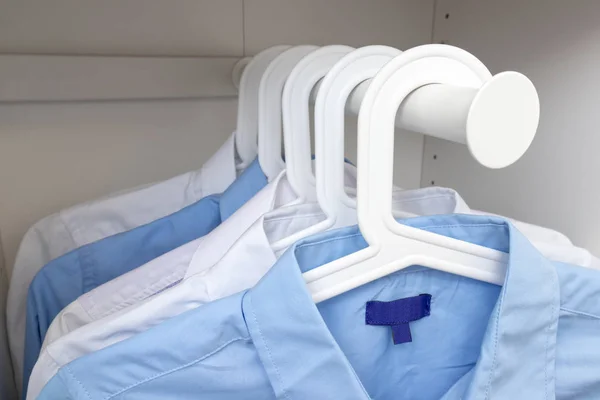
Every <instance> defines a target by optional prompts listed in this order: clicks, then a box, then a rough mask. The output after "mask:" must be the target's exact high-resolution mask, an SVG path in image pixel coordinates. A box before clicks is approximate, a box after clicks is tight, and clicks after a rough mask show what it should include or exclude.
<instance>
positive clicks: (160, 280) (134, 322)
mask: <svg viewBox="0 0 600 400" xmlns="http://www.w3.org/2000/svg"><path fill="white" fill-rule="evenodd" d="M290 193H293V192H292V191H291V188H289V184H288V183H287V179H285V176H284V173H282V175H280V176H279V177H278V178H277V179H276V180H274V181H273V182H271V183H270V184H269V185H267V187H265V188H264V189H262V190H261V191H260V192H259V193H258V194H257V195H256V196H255V197H254V198H252V199H251V200H250V201H249V202H248V203H246V204H245V205H244V206H243V207H242V208H240V209H239V210H238V211H237V212H236V213H234V214H233V215H232V216H231V217H230V218H229V219H228V220H226V221H225V222H224V223H223V224H221V225H220V226H218V227H217V228H215V230H213V231H212V232H211V233H210V234H208V235H207V236H204V237H203V238H200V239H198V240H196V241H194V242H190V243H188V244H186V245H184V246H181V247H179V248H177V249H175V250H173V251H171V252H170V253H167V254H165V255H163V256H162V257H159V258H157V259H155V260H153V261H151V262H150V263H148V264H146V265H145V266H142V267H140V268H138V269H137V270H135V271H139V270H141V269H143V270H144V272H145V273H144V274H141V273H137V272H136V275H137V276H138V277H139V278H140V279H143V283H142V284H139V285H137V284H136V282H139V280H138V279H134V278H133V277H134V276H135V275H133V273H134V272H135V271H132V272H130V273H129V274H128V276H126V275H123V276H122V277H120V278H117V280H116V281H120V282H119V284H117V285H113V286H112V289H111V292H112V295H113V300H114V299H123V300H124V301H123V302H122V303H121V304H119V305H117V306H116V307H113V308H112V309H110V310H109V309H108V308H106V309H96V310H94V311H93V312H92V313H91V314H92V315H90V314H89V313H87V311H86V309H87V308H88V307H89V305H90V304H93V303H94V299H101V298H102V297H101V296H102V295H103V294H105V293H108V291H106V292H105V291H104V290H103V289H104V288H102V287H100V288H97V289H96V290H98V289H100V290H99V291H98V292H95V291H92V292H90V293H88V294H87V295H86V297H87V299H86V300H84V301H78V303H79V304H78V305H77V306H75V307H71V306H69V307H68V308H70V310H69V311H66V315H63V318H61V319H58V317H57V319H58V320H57V319H55V321H54V322H53V323H52V326H51V327H50V329H49V331H48V334H47V336H46V340H45V342H44V347H43V349H42V352H41V354H40V357H39V358H38V361H37V363H36V365H35V367H34V369H33V371H32V375H31V378H30V381H29V391H28V394H27V397H28V398H31V399H33V398H35V397H36V396H37V395H38V394H39V391H40V390H41V389H42V388H43V386H44V385H45V384H46V383H47V382H48V381H49V380H50V379H51V378H52V376H54V374H55V373H56V372H57V371H58V369H59V368H60V367H61V366H63V365H66V364H67V363H69V362H71V361H72V360H74V359H76V358H78V357H80V356H82V355H85V354H88V353H90V352H93V351H97V350H100V349H102V348H104V347H106V346H109V345H111V344H113V343H116V342H119V341H122V340H125V339H127V338H129V337H131V336H133V335H135V334H137V333H139V332H143V331H145V330H147V329H149V328H150V327H152V326H155V325H156V324H159V323H161V322H162V321H164V320H166V319H168V318H170V317H172V316H175V315H178V314H180V313H182V312H184V311H187V310H189V309H191V308H195V307H197V306H199V305H201V304H205V303H207V302H210V301H213V300H215V299H219V298H222V297H225V296H228V295H230V294H233V293H236V292H238V291H240V290H244V289H247V288H249V287H251V286H253V285H254V284H255V283H256V282H257V281H258V280H259V279H260V278H261V277H262V276H263V275H264V273H266V271H267V270H268V269H269V268H270V267H271V266H272V265H273V264H274V262H275V261H276V259H277V255H276V254H275V253H274V252H273V250H272V249H271V243H273V242H274V241H277V240H279V239H281V238H284V237H287V236H289V235H291V234H292V233H295V232H298V231H300V230H303V229H305V228H307V227H309V226H312V225H314V224H316V223H318V222H320V221H322V220H324V219H325V218H326V217H325V215H324V214H323V212H322V211H321V209H320V208H319V206H318V204H316V203H313V204H304V205H295V206H290V207H282V208H279V209H277V210H275V211H272V212H270V213H268V214H266V215H265V212H267V211H268V210H269V209H271V210H272V209H273V208H274V207H276V206H278V205H280V204H286V203H287V202H288V200H290V197H289V195H290ZM393 206H394V209H395V210H404V211H406V212H408V213H411V214H419V215H421V214H427V211H428V212H429V213H430V214H447V213H457V212H458V213H465V212H468V211H469V210H468V207H467V206H466V204H465V203H464V201H462V199H461V198H460V196H458V194H457V193H456V192H455V191H453V190H451V189H445V188H426V189H417V190H412V191H395V192H394V203H393ZM251 217H254V218H253V219H252V218H251ZM251 219H252V221H250V220H251ZM244 231H245V232H244ZM165 270H167V271H169V273H166V274H165V273H164V271H165ZM142 276H146V277H151V278H150V279H146V278H142ZM181 279H183V280H181ZM152 280H153V282H150V281H152ZM111 282H114V281H111ZM174 284H175V286H173V287H170V286H171V285H174ZM117 287H120V290H119V289H117ZM94 292H95V293H94ZM159 292H160V293H159ZM154 293H158V294H156V295H155V296H153V297H150V296H152V294H154ZM142 300H143V301H142ZM140 301H141V302H140ZM113 304H114V303H113ZM92 309H93V307H92ZM92 316H93V317H92ZM98 316H100V318H102V319H101V320H96V321H93V319H94V317H98ZM58 321H60V322H58ZM74 327H80V328H79V329H77V330H76V331H70V330H71V329H73V328H74ZM53 332H58V334H55V333H53ZM65 332H67V333H66V334H65V335H64V336H62V337H61V334H62V333H65Z"/></svg>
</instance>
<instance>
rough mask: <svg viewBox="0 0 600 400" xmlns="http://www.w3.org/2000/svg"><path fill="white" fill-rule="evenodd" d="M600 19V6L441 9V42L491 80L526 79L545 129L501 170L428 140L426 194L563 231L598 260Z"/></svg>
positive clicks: (450, 2)
mask: <svg viewBox="0 0 600 400" xmlns="http://www.w3.org/2000/svg"><path fill="white" fill-rule="evenodd" d="M599 18H600V2H598V1H597V0H577V1H562V0H528V1H522V0H502V1H481V0H439V1H438V4H437V7H436V20H435V34H434V40H435V41H436V42H446V43H450V44H453V45H456V46H459V47H462V48H464V49H466V50H468V51H470V52H471V53H473V54H475V55H476V56H477V57H479V58H480V59H481V60H482V61H483V62H484V63H485V64H486V65H487V66H488V67H489V68H490V70H491V71H492V72H493V73H497V72H501V71H504V70H515V71H520V72H522V73H524V74H525V75H527V76H528V77H529V78H530V79H531V80H532V81H533V83H534V84H535V86H536V88H537V90H538V93H539V96H540V101H541V121H540V126H539V130H538V134H537V137H536V139H535V140H534V142H533V144H532V146H531V148H530V149H529V151H528V152H527V153H526V154H525V156H524V157H523V158H522V159H521V160H520V161H518V162H517V163H516V164H515V165H513V166H511V167H509V168H506V169H503V170H489V169H486V168H483V167H481V166H480V165H478V164H477V163H476V162H475V161H474V160H473V159H472V158H471V157H470V156H469V152H468V150H467V148H466V147H464V146H460V145H456V144H452V143H449V142H446V141H443V140H438V139H432V138H426V140H425V143H426V144H425V152H424V161H423V177H422V185H423V186H426V185H431V184H432V183H434V182H435V184H436V185H442V186H450V187H453V188H456V189H457V190H459V191H460V192H461V194H462V195H463V196H464V197H465V199H466V200H467V201H468V203H469V204H470V205H472V206H473V207H477V208H479V209H483V210H487V211H491V212H496V213H501V214H504V215H510V216H512V217H515V218H518V219H521V220H524V221H529V222H533V223H537V224H540V225H545V226H548V227H551V228H555V229H558V230H559V231H561V232H564V233H565V234H567V235H568V236H569V237H570V238H571V239H572V240H573V242H575V243H576V244H577V245H579V246H583V247H586V248H588V249H590V251H592V252H594V253H595V254H596V255H600V230H599V229H598V226H600V206H599V200H600V185H598V183H597V181H598V173H599V172H600V157H598V151H599V149H600V135H599V133H598V130H599V128H600V112H599V111H598V107H599V106H600V100H599V94H598V93H599V90H598V89H599V88H600V80H599V79H598V65H600V64H599V63H600V25H599V24H598V21H599Z"/></svg>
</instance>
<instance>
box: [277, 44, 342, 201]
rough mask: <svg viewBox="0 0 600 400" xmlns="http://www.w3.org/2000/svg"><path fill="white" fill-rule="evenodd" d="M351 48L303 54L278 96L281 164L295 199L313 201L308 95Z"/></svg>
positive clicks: (332, 47)
mask: <svg viewBox="0 0 600 400" xmlns="http://www.w3.org/2000/svg"><path fill="white" fill-rule="evenodd" d="M352 50H354V48H352V47H349V46H341V45H334V46H324V47H321V48H320V49H318V50H315V51H313V52H311V53H310V54H308V55H307V56H305V57H304V58H303V59H302V60H301V61H300V62H299V63H298V64H296V67H294V69H293V70H292V72H291V73H290V75H289V77H288V79H287V82H286V84H285V87H284V89H283V96H282V112H283V135H284V148H285V165H286V171H287V176H288V179H289V182H290V185H291V186H292V189H293V190H294V192H295V193H296V195H297V196H298V202H299V203H304V202H311V201H316V200H317V195H316V189H315V183H314V181H315V178H314V175H313V172H312V157H311V148H310V114H309V113H310V108H309V100H310V94H311V91H312V90H313V88H314V87H315V85H316V84H317V82H318V81H319V80H321V79H322V78H323V77H324V76H325V75H326V74H327V72H328V71H329V70H330V69H331V67H333V65H334V64H335V63H336V62H337V61H339V59H340V58H342V57H343V56H344V55H346V54H348V53H349V52H351V51H352Z"/></svg>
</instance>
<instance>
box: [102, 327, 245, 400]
mask: <svg viewBox="0 0 600 400" xmlns="http://www.w3.org/2000/svg"><path fill="white" fill-rule="evenodd" d="M248 340H250V337H248V336H240V337H236V338H233V339H231V340H229V341H227V342H225V343H223V344H222V345H220V346H219V347H217V348H216V349H214V350H212V351H210V352H209V353H206V354H204V355H202V356H200V357H198V358H196V359H194V360H192V361H190V362H188V363H186V364H183V365H179V366H177V367H175V368H172V369H170V370H167V371H163V372H159V373H157V374H155V375H152V376H149V377H147V378H144V379H142V380H140V381H138V382H135V383H133V384H131V385H129V386H127V387H124V388H123V389H121V390H119V391H118V392H115V393H113V394H112V395H110V396H109V397H107V398H106V400H110V399H112V398H114V397H116V396H119V395H121V394H123V393H125V392H127V391H128V390H131V389H134V388H135V387H137V386H140V385H142V384H144V383H147V382H150V381H152V380H155V379H158V378H160V377H162V376H165V375H168V374H171V373H173V372H177V371H179V370H181V369H184V368H187V367H190V366H192V365H194V364H196V363H199V362H200V361H202V360H204V359H206V358H208V357H210V356H212V355H214V354H216V353H218V352H219V351H221V350H223V349H224V348H225V347H227V346H229V345H230V344H232V343H235V342H238V341H248Z"/></svg>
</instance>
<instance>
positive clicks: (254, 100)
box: [235, 45, 291, 168]
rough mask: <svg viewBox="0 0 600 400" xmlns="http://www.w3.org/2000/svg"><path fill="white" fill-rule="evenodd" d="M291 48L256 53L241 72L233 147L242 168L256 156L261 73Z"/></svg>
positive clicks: (285, 47)
mask: <svg viewBox="0 0 600 400" xmlns="http://www.w3.org/2000/svg"><path fill="white" fill-rule="evenodd" d="M290 47H291V46H284V45H281V46H273V47H270V48H268V49H266V50H263V51H261V52H260V53H258V54H257V55H256V56H254V58H252V60H251V61H249V62H248V65H246V67H245V68H244V71H243V72H242V79H241V80H240V88H239V89H240V92H239V95H238V113H237V127H236V133H235V147H236V151H237V154H238V156H239V157H240V158H241V160H242V168H245V167H247V166H248V165H249V164H250V163H251V162H252V161H254V159H255V158H256V154H257V140H258V89H259V85H260V80H261V78H262V75H263V73H264V72H265V70H266V69H267V67H268V66H269V64H270V63H271V61H273V59H275V57H277V56H278V55H279V54H281V53H282V52H283V51H285V50H287V49H289V48H290Z"/></svg>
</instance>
